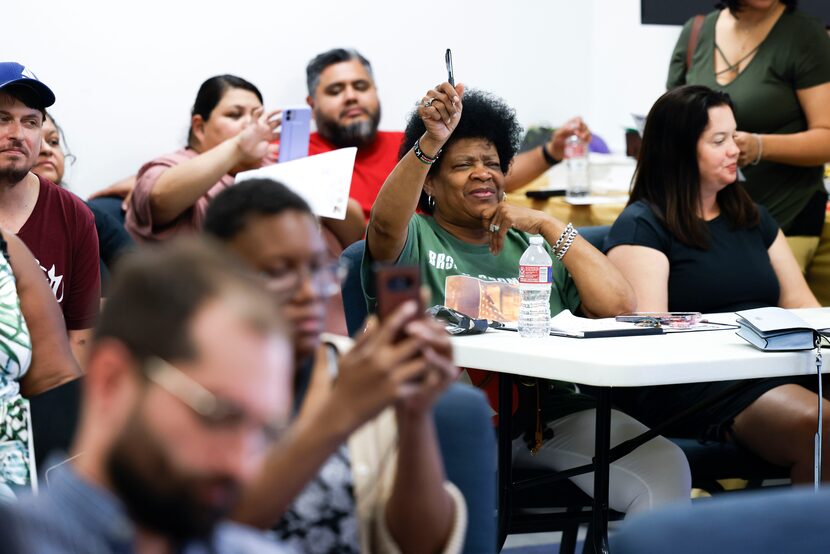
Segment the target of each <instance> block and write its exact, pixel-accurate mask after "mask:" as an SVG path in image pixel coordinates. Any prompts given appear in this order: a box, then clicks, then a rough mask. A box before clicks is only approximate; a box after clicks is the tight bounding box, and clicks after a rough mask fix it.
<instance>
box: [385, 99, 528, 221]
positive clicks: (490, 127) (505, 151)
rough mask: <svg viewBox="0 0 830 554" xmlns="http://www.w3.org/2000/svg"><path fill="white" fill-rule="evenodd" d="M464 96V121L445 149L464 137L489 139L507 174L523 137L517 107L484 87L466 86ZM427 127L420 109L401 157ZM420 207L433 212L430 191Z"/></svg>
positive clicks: (408, 128)
mask: <svg viewBox="0 0 830 554" xmlns="http://www.w3.org/2000/svg"><path fill="white" fill-rule="evenodd" d="M462 100H463V104H464V107H463V110H462V112H461V121H459V122H458V126H457V127H456V128H455V131H453V133H452V135H451V136H450V138H449V140H448V141H447V143H446V144H445V145H444V148H443V150H444V151H446V150H447V148H448V147H449V146H451V145H452V144H453V143H454V142H456V141H458V140H460V139H468V138H476V139H485V140H487V141H489V142H491V143H492V144H493V146H495V147H496V152H498V155H499V165H500V166H501V170H502V172H503V173H505V174H506V173H507V170H508V169H509V168H510V162H511V161H513V158H514V157H515V156H516V153H517V152H518V151H519V146H520V145H521V140H522V127H521V125H519V122H518V121H517V120H516V110H514V109H513V108H511V107H510V106H508V105H507V103H505V101H504V100H502V99H501V98H499V97H498V96H495V95H494V94H491V93H489V92H485V91H482V90H476V89H470V90H466V91H465V92H464V96H463V98H462ZM425 131H426V127H425V126H424V122H423V121H421V117H420V116H419V115H418V110H417V109H416V110H415V111H413V112H412V114H411V115H410V116H409V122H408V123H407V125H406V130H405V131H404V139H403V142H402V143H401V149H400V151H399V152H398V159H401V158H403V157H404V155H405V154H406V153H407V152H409V151H410V150H411V149H412V145H413V144H415V141H416V140H417V139H418V138H420V137H421V136H422V135H423V134H424V132H425ZM441 161H442V159H441V157H439V158H438V161H436V162H435V163H434V164H432V167H430V169H429V171H430V173H435V172H437V171H438V169H439V168H440V167H441ZM418 207H419V208H420V209H421V211H423V212H424V213H432V210H431V209H430V207H429V206H428V205H427V195H426V193H424V192H421V198H420V200H419V201H418Z"/></svg>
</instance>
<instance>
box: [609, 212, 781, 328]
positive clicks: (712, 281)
mask: <svg viewBox="0 0 830 554" xmlns="http://www.w3.org/2000/svg"><path fill="white" fill-rule="evenodd" d="M758 211H759V212H760V215H761V221H760V224H759V225H757V226H755V227H751V228H747V229H733V228H732V226H731V225H730V223H729V221H728V220H727V219H726V217H725V216H723V215H720V216H718V217H716V218H715V219H713V220H712V221H708V222H706V226H707V228H708V229H709V234H710V241H709V242H710V244H709V248H708V249H707V250H701V249H699V248H692V247H690V246H687V245H685V244H683V243H682V242H680V241H679V240H677V239H676V238H674V237H673V236H672V235H671V234H670V233H669V231H668V230H667V229H666V228H665V227H664V226H663V224H662V223H661V222H660V220H659V219H658V218H657V216H656V215H655V214H654V212H653V211H652V210H651V208H650V207H649V206H648V204H646V203H645V202H643V201H637V202H635V203H633V204H631V205H630V206H628V207H626V208H625V210H623V212H622V214H620V217H619V218H618V219H617V221H616V222H615V223H614V225H613V226H612V227H611V230H610V231H609V232H608V236H607V237H606V238H605V243H604V245H603V251H604V252H606V253H607V252H608V251H609V250H611V249H612V248H613V247H615V246H619V245H621V244H631V245H637V246H647V247H649V248H654V249H655V250H659V251H660V252H662V253H663V254H665V255H666V257H667V258H668V259H669V283H668V287H669V306H668V308H669V310H670V311H679V312H685V311H695V312H704V313H707V312H708V313H712V312H733V311H737V310H746V309H750V308H759V307H763V306H777V305H778V297H779V294H780V287H779V285H778V279H777V277H776V276H775V272H774V271H773V269H772V263H771V262H770V259H769V254H768V253H767V250H768V249H769V247H770V246H771V245H772V243H773V241H775V237H776V236H777V234H778V226H777V225H776V223H775V220H773V219H772V216H770V215H769V213H768V212H767V210H766V209H765V208H764V207H763V206H758Z"/></svg>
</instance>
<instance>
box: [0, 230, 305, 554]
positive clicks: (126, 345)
mask: <svg viewBox="0 0 830 554" xmlns="http://www.w3.org/2000/svg"><path fill="white" fill-rule="evenodd" d="M185 240H186V241H185V242H181V241H180V242H178V243H177V242H173V243H170V244H168V245H165V246H162V247H158V248H157V249H154V250H146V251H143V252H138V253H136V254H133V255H131V257H127V258H125V259H124V260H123V263H122V266H121V267H120V268H119V272H118V273H117V274H116V277H115V279H114V281H113V286H112V294H111V296H110V297H109V299H108V302H107V305H106V308H105V310H104V312H103V314H102V317H101V321H100V323H99V325H98V327H97V329H96V332H95V336H94V339H93V344H92V347H91V351H90V358H89V363H88V365H87V375H86V380H85V383H84V385H85V388H84V395H83V400H82V410H81V422H80V425H79V429H78V433H77V435H76V439H75V442H74V445H73V449H72V452H71V454H72V456H71V457H70V460H69V461H68V462H67V463H65V464H62V465H59V466H57V467H55V468H54V469H53V470H51V471H50V472H49V473H48V474H47V476H46V482H47V485H48V489H47V490H46V491H45V492H41V494H40V495H39V496H36V497H31V498H28V499H24V500H22V501H21V502H20V503H18V504H17V505H11V506H7V507H6V508H5V510H4V511H3V513H0V522H3V523H4V524H6V525H7V526H8V528H9V529H10V530H14V531H15V532H14V535H15V537H14V539H15V541H16V542H17V543H19V544H18V547H19V549H20V550H19V551H20V552H21V553H23V552H26V553H28V552H78V553H104V552H107V553H109V552H125V553H126V552H139V553H144V552H171V553H172V552H184V553H195V552H215V553H220V554H221V553H224V552H233V553H242V552H251V553H254V552H256V553H260V552H265V553H268V552H275V551H276V552H281V551H282V550H281V549H279V548H278V547H277V546H275V545H274V544H273V543H268V542H266V540H265V539H264V538H263V537H261V536H260V535H259V534H258V533H257V532H256V531H253V530H250V529H247V528H245V527H242V526H239V525H237V524H232V523H229V522H225V521H223V519H224V517H225V515H226V514H227V513H228V511H229V510H230V509H231V507H232V506H233V505H234V504H235V502H236V499H237V497H238V494H239V490H240V489H241V487H242V486H243V485H244V484H246V483H247V481H248V480H249V479H250V478H251V477H252V476H253V475H255V474H256V472H257V470H258V467H259V465H260V464H261V462H262V460H263V456H264V453H265V452H266V450H267V448H268V446H269V444H270V442H271V441H272V440H274V438H275V437H276V433H277V432H278V431H279V429H280V428H281V427H282V426H283V425H284V423H285V422H286V420H287V418H288V414H289V411H290V403H291V383H292V379H293V373H294V372H293V359H292V358H293V351H292V347H291V344H290V339H289V338H288V337H287V335H286V333H285V329H284V327H283V324H282V322H281V320H280V319H279V318H277V316H276V310H275V309H274V307H273V301H272V300H271V299H270V298H269V296H268V295H267V293H266V292H265V291H264V288H263V287H262V284H261V281H260V280H259V279H257V278H255V277H254V276H252V275H251V274H247V273H245V272H244V271H243V270H241V269H239V268H237V267H236V266H234V262H232V261H229V259H228V258H227V257H226V256H225V255H224V254H223V253H220V252H219V251H218V250H217V248H216V247H214V246H213V245H210V244H208V243H206V242H199V241H195V239H189V241H187V240H188V239H185ZM4 536H5V535H4ZM4 540H5V539H4ZM4 547H5V544H4ZM5 551H6V550H4V552H5Z"/></svg>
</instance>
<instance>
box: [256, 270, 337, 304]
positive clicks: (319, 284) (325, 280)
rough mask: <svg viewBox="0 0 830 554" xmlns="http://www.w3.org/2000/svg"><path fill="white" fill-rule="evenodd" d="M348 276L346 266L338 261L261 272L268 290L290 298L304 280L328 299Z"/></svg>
mask: <svg viewBox="0 0 830 554" xmlns="http://www.w3.org/2000/svg"><path fill="white" fill-rule="evenodd" d="M348 274H349V268H348V266H347V265H346V264H345V263H343V262H340V261H333V262H326V263H323V264H321V265H318V266H316V267H308V266H299V267H297V268H290V269H284V270H279V271H263V272H262V276H263V277H264V278H265V279H266V281H267V286H268V290H270V291H271V292H276V293H280V294H285V295H286V296H290V295H291V294H293V293H294V292H296V290H297V289H298V288H300V286H301V285H302V283H304V282H305V281H306V280H310V281H311V285H312V287H314V290H315V291H316V292H317V294H319V295H320V296H322V297H324V298H328V297H330V296H334V295H335V294H337V293H338V292H339V291H340V286H341V285H342V284H343V281H345V280H346V276H347V275H348Z"/></svg>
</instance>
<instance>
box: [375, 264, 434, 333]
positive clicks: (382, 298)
mask: <svg viewBox="0 0 830 554" xmlns="http://www.w3.org/2000/svg"><path fill="white" fill-rule="evenodd" d="M375 283H376V284H377V299H378V319H380V321H381V322H383V321H385V320H386V319H387V318H388V317H389V316H390V315H391V314H392V312H394V311H395V310H396V309H397V308H398V306H400V305H401V304H403V303H404V302H406V301H407V300H413V301H415V302H416V303H417V305H418V311H417V312H416V316H415V317H413V318H412V319H415V318H416V317H421V316H422V315H423V311H424V310H423V304H422V302H421V271H420V269H419V268H418V266H414V265H412V266H407V265H381V266H379V267H377V268H376V269H375Z"/></svg>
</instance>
